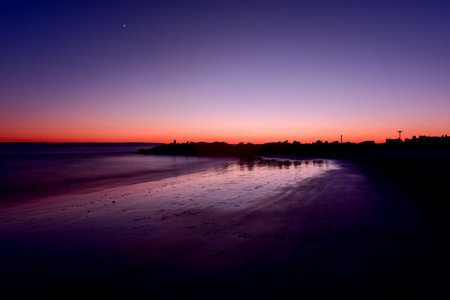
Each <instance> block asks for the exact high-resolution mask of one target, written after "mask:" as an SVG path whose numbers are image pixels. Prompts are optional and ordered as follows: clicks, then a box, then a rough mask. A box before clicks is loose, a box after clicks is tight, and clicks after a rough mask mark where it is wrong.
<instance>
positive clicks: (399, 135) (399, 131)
mask: <svg viewBox="0 0 450 300" xmlns="http://www.w3.org/2000/svg"><path fill="white" fill-rule="evenodd" d="M397 132H398V139H399V140H401V139H402V132H403V130H397Z"/></svg>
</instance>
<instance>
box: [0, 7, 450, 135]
mask: <svg viewBox="0 0 450 300" xmlns="http://www.w3.org/2000/svg"><path fill="white" fill-rule="evenodd" d="M337 2H339V3H337ZM0 14H1V18H0V25H1V26H0V31H1V35H0V38H1V45H2V47H0V54H1V55H0V65H1V66H2V67H1V68H0V81H1V82H2V88H1V90H0V118H1V121H0V140H3V141H148V142H150V141H155V142H158V141H162V142H165V141H170V140H173V139H174V138H176V139H177V140H180V141H184V140H193V141H196V140H197V141H198V140H206V141H212V140H225V141H229V142H239V141H245V142H246V141H252V142H265V141H273V140H285V139H289V140H294V139H295V140H300V141H305V142H308V141H313V140H317V139H322V140H330V141H332V140H337V139H338V138H339V136H340V134H344V136H345V137H346V138H347V139H348V140H353V141H360V140H370V139H372V140H376V141H383V140H384V139H385V138H387V137H395V136H396V130H399V129H403V130H404V131H405V136H407V137H409V136H412V135H416V134H417V135H419V134H430V135H441V134H446V133H449V131H450V130H449V129H450V118H449V116H450V97H449V96H450V84H449V83H450V55H449V53H450V2H447V1H388V2H386V3H383V2H382V1H373V2H370V1H352V2H342V1H221V2H220V1H180V2H177V1H115V2H114V3H111V2H110V1H84V2H82V1H19V0H16V1H3V2H2V4H1V10H0ZM123 24H126V26H125V27H124V26H123Z"/></svg>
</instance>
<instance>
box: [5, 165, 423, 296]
mask: <svg viewBox="0 0 450 300" xmlns="http://www.w3.org/2000/svg"><path fill="white" fill-rule="evenodd" d="M276 161H277V160H272V162H276ZM279 161H286V160H279ZM391 197H392V198H393V199H395V197H394V196H393V195H392V194H391ZM389 200H391V199H390V198H387V197H386V195H385V194H383V191H382V190H380V189H379V187H377V186H376V185H375V183H374V182H373V181H371V180H369V178H368V177H367V176H366V175H365V174H364V173H363V172H361V170H360V169H359V168H358V167H357V166H356V165H354V164H351V163H347V162H344V161H339V160H297V164H294V161H291V162H290V163H285V164H284V165H283V164H282V163H280V164H278V163H269V164H268V163H259V164H255V163H248V162H242V161H237V160H229V161H221V165H220V166H213V167H211V168H208V169H206V170H202V171H198V172H192V173H188V174H182V175H177V176H171V177H168V178H161V179H160V180H153V181H149V182H145V183H138V184H131V185H123V186H119V187H115V188H106V189H103V190H101V191H95V192H90V193H84V194H79V195H65V196H59V197H52V198H49V199H42V200H41V201H33V202H30V203H21V204H16V205H11V206H10V207H8V208H7V209H3V210H2V212H1V213H0V236H1V239H2V241H1V242H2V245H3V247H2V249H3V250H2V252H3V255H2V261H1V263H2V266H3V270H4V271H3V273H2V277H3V278H2V281H3V282H5V283H6V284H5V286H6V287H7V292H9V293H10V294H11V296H34V295H47V296H59V295H64V294H66V293H68V291H70V293H73V294H76V295H83V294H85V293H92V294H96V295H115V296H122V297H127V296H130V295H132V296H143V295H144V296H159V297H168V296H186V295H188V296H203V297H210V296H214V297H216V298H217V297H219V298H220V297H224V298H227V297H232V296H233V295H237V294H238V295H240V296H251V295H253V296H254V295H271V296H277V295H281V296H283V295H284V296H287V295H297V296H301V295H303V296H308V297H315V296H319V297H326V296H330V295H342V296H344V295H345V296H349V297H360V296H364V297H370V296H374V295H380V293H383V292H389V293H394V292H395V293H400V292H401V291H402V290H403V289H405V288H407V287H408V288H411V287H414V286H415V287H416V288H417V292H420V291H423V290H425V289H426V288H428V287H429V286H428V285H429V284H430V280H429V278H428V277H430V274H426V273H424V272H423V271H424V270H427V268H428V267H427V266H426V265H424V263H425V261H424V260H420V259H415V258H416V255H418V254H419V253H421V254H423V253H426V251H428V250H427V249H424V247H423V244H422V240H421V239H422V237H421V236H417V232H420V228H417V224H419V223H420V222H418V221H417V220H416V219H415V218H416V214H415V213H414V212H411V211H408V212H405V211H404V208H405V207H407V206H405V205H404V203H401V202H398V201H397V202H396V203H395V204H393V203H391V202H390V201H389ZM424 251H425V252H424ZM418 257H419V256H418ZM413 258H414V259H413ZM411 262H414V263H413V264H411ZM23 285H26V286H27V289H21V288H20V286H23Z"/></svg>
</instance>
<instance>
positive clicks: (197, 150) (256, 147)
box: [137, 135, 450, 157]
mask: <svg viewBox="0 0 450 300" xmlns="http://www.w3.org/2000/svg"><path fill="white" fill-rule="evenodd" d="M442 147H443V148H449V147H450V138H449V137H447V135H445V136H442V137H426V136H420V137H419V138H416V137H413V138H412V139H405V140H404V141H403V140H400V139H395V140H390V139H387V140H386V143H380V144H377V143H375V142H373V141H365V142H361V143H350V142H347V143H339V142H337V141H335V142H331V143H329V142H327V141H325V142H322V141H320V140H319V141H317V142H314V143H311V144H302V143H300V142H297V141H294V142H292V143H289V142H288V141H285V142H277V143H266V144H251V143H247V144H244V143H240V144H237V145H232V144H227V143H225V142H214V143H205V142H198V143H194V142H187V143H177V142H176V141H174V142H173V143H170V144H163V145H159V146H156V147H154V148H150V149H139V150H138V151H137V153H139V154H155V155H189V156H191V155H193V156H231V157H253V156H271V155H295V156H299V155H301V156H304V155H308V156H311V155H331V156H333V155H347V154H354V153H364V152H371V151H387V150H411V149H431V148H442Z"/></svg>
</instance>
